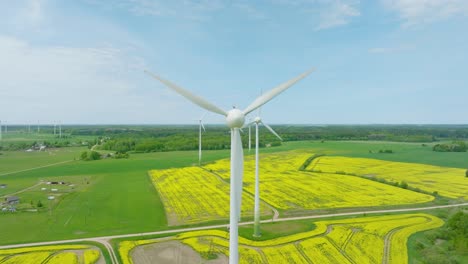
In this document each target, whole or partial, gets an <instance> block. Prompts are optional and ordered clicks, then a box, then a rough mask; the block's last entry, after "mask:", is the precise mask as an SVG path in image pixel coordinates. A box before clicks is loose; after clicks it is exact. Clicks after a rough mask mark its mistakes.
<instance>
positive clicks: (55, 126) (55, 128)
mask: <svg viewBox="0 0 468 264" xmlns="http://www.w3.org/2000/svg"><path fill="white" fill-rule="evenodd" d="M56 132H57V121H54V137H55V135H56V134H57V133H56Z"/></svg>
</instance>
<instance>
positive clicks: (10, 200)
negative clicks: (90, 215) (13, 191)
mask: <svg viewBox="0 0 468 264" xmlns="http://www.w3.org/2000/svg"><path fill="white" fill-rule="evenodd" d="M19 201H20V199H19V197H18V196H8V197H7V198H5V202H6V203H7V204H17V203H19Z"/></svg>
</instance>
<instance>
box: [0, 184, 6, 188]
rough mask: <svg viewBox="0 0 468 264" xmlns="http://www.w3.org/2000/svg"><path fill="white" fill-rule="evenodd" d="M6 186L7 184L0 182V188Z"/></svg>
mask: <svg viewBox="0 0 468 264" xmlns="http://www.w3.org/2000/svg"><path fill="white" fill-rule="evenodd" d="M7 186H8V185H7V184H5V183H1V184H0V189H5V188H6V187H7Z"/></svg>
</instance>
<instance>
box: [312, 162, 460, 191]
mask: <svg viewBox="0 0 468 264" xmlns="http://www.w3.org/2000/svg"><path fill="white" fill-rule="evenodd" d="M307 169H308V170H310V171H320V172H324V173H335V172H337V171H340V173H352V174H357V175H361V176H365V177H369V178H374V177H375V178H382V179H385V180H386V181H389V182H398V183H400V182H403V181H404V182H406V183H407V184H408V185H409V186H411V187H414V188H419V189H421V190H423V191H426V192H430V193H432V192H437V193H438V194H439V195H442V196H445V197H449V198H453V199H457V198H462V199H465V200H466V199H468V181H467V180H466V178H465V171H466V170H465V169H457V168H448V167H439V166H431V165H424V164H413V163H403V162H389V161H381V160H374V159H364V158H349V157H339V156H338V157H332V156H324V157H318V158H316V159H314V160H313V161H312V163H311V164H310V165H309V166H308V168H307Z"/></svg>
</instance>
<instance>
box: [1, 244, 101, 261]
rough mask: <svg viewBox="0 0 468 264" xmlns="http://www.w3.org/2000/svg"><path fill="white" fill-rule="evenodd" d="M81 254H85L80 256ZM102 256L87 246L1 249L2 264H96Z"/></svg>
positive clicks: (96, 250)
mask: <svg viewBox="0 0 468 264" xmlns="http://www.w3.org/2000/svg"><path fill="white" fill-rule="evenodd" d="M80 252H82V253H83V254H80ZM100 254H101V253H100V251H99V250H98V249H95V248H94V247H92V246H87V245H53V246H38V247H23V248H14V249H0V263H2V264H5V263H6V264H20V263H21V264H22V263H44V264H61V263H70V264H73V263H84V264H94V263H96V262H97V261H98V259H99V257H100ZM81 260H82V261H81Z"/></svg>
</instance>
